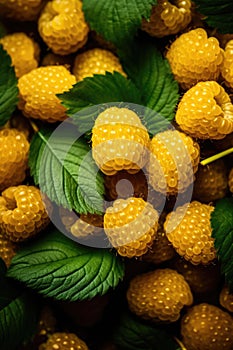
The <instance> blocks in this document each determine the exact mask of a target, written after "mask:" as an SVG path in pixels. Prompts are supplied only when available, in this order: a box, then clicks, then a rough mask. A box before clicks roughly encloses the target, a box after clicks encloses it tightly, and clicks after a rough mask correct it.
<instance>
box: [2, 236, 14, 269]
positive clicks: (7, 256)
mask: <svg viewBox="0 0 233 350" xmlns="http://www.w3.org/2000/svg"><path fill="white" fill-rule="evenodd" d="M15 254H16V245H15V244H14V243H12V242H11V241H9V240H8V239H7V238H6V237H5V235H3V234H2V233H0V258H2V260H3V261H4V262H5V264H6V266H7V267H9V266H10V263H11V259H12V258H13V256H15Z"/></svg>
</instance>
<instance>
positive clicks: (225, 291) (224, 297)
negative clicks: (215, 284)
mask: <svg viewBox="0 0 233 350" xmlns="http://www.w3.org/2000/svg"><path fill="white" fill-rule="evenodd" d="M219 302H220V304H221V305H222V307H224V308H225V309H226V310H228V311H230V312H233V294H232V293H230V290H229V288H228V286H227V285H225V286H224V287H223V288H222V290H221V292H220V295H219Z"/></svg>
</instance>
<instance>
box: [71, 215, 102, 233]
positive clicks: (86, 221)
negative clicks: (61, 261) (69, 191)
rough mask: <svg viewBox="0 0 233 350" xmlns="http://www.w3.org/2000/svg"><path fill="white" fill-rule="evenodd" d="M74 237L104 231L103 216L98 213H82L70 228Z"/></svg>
mask: <svg viewBox="0 0 233 350" xmlns="http://www.w3.org/2000/svg"><path fill="white" fill-rule="evenodd" d="M70 232H71V234H72V235H73V236H74V237H77V238H87V237H89V236H90V235H92V236H93V235H97V234H99V233H102V232H103V217H102V216H101V215H97V214H86V215H85V214H82V215H80V219H78V220H76V221H75V222H74V223H73V225H72V226H71V228H70Z"/></svg>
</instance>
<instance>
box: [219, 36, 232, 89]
mask: <svg viewBox="0 0 233 350" xmlns="http://www.w3.org/2000/svg"><path fill="white" fill-rule="evenodd" d="M221 74H222V77H223V79H224V80H225V84H226V85H227V86H229V87H230V88H233V40H230V41H228V43H227V45H226V47H225V51H224V60H223V63H222V66H221Z"/></svg>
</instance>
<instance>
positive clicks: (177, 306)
mask: <svg viewBox="0 0 233 350" xmlns="http://www.w3.org/2000/svg"><path fill="white" fill-rule="evenodd" d="M127 300H128V304H129V308H130V310H131V311H132V312H133V313H135V314H136V315H137V316H140V317H142V318H144V319H146V320H151V321H155V322H158V321H167V322H175V321H177V320H178V319H179V317H180V311H181V309H182V308H183V307H184V306H185V305H191V304H192V303H193V296H192V293H191V290H190V288H189V285H188V283H187V282H186V281H185V279H184V277H183V276H182V275H180V274H179V273H178V272H177V271H175V270H172V269H168V268H166V269H157V270H155V271H151V272H147V273H144V274H141V275H138V276H136V277H134V278H133V279H132V280H131V282H130V286H129V288H128V291H127Z"/></svg>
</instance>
